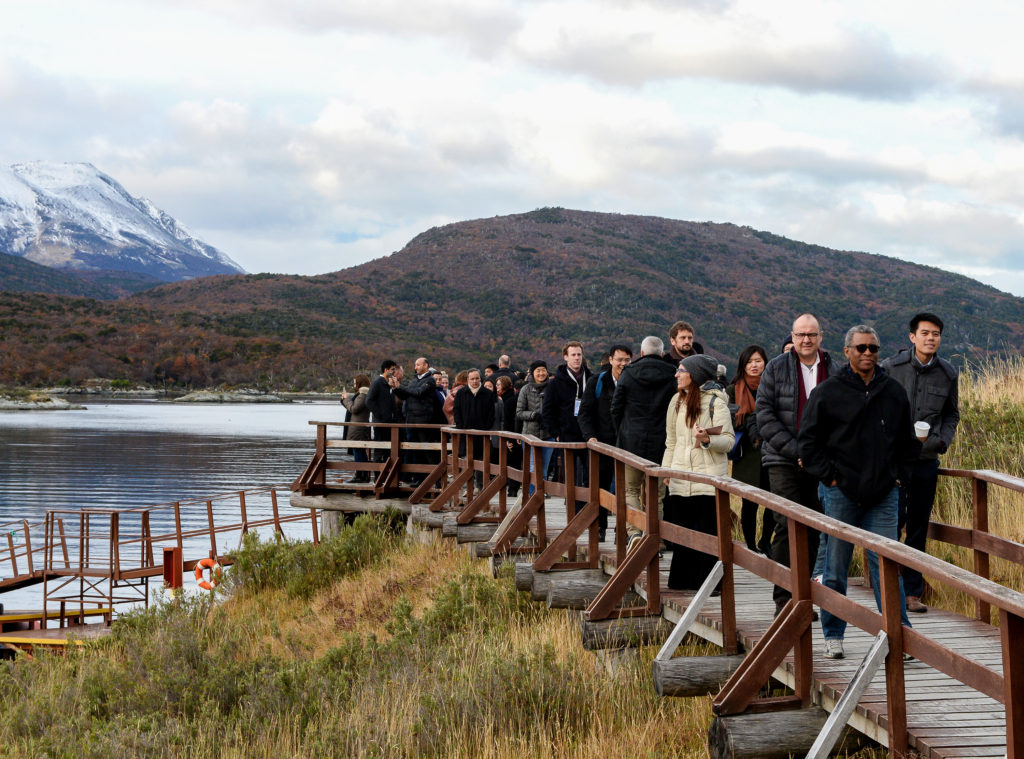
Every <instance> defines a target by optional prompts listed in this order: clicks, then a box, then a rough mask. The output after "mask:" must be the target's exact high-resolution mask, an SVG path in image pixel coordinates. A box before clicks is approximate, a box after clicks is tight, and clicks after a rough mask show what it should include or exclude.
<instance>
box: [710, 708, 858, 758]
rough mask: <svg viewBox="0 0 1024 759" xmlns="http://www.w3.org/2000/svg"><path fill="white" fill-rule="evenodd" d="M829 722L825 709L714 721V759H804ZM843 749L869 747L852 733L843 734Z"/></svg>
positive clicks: (712, 746) (853, 750) (746, 715)
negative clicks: (827, 721) (791, 758)
mask: <svg viewBox="0 0 1024 759" xmlns="http://www.w3.org/2000/svg"><path fill="white" fill-rule="evenodd" d="M827 718H828V714H827V713H826V712H825V710H824V709H822V708H820V707H817V706H814V707H811V708H809V709H794V710H791V711H786V712H765V713H758V714H738V715H735V716H732V717H715V719H714V720H713V721H712V722H711V729H710V730H708V753H709V755H710V756H711V759H787V758H788V757H790V756H804V754H806V753H807V750H808V749H809V748H810V747H811V744H812V743H813V742H814V739H815V738H816V737H817V736H818V734H819V733H820V732H821V729H822V727H823V726H824V725H825V722H826V720H827ZM843 740H844V742H843V746H842V749H843V750H844V751H848V752H850V753H853V752H856V751H857V750H859V749H860V748H862V747H866V746H867V745H870V741H869V740H868V739H867V738H866V737H865V736H862V735H860V734H859V733H857V732H856V731H854V730H852V729H849V728H848V729H847V730H846V733H845V734H844V739H843Z"/></svg>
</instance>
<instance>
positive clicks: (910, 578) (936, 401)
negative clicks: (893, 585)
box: [882, 312, 960, 613]
mask: <svg viewBox="0 0 1024 759" xmlns="http://www.w3.org/2000/svg"><path fill="white" fill-rule="evenodd" d="M942 327H943V324H942V319H940V318H939V317H938V316H936V315H935V314H931V313H927V312H925V313H920V314H917V315H916V316H914V318H913V319H911V320H910V342H911V343H913V348H912V349H906V348H905V349H903V350H901V351H900V352H899V353H897V354H896V355H895V356H893V357H892V358H888V359H886V360H885V361H883V362H882V367H883V368H884V369H885V370H886V371H887V372H888V373H889V376H890V377H892V378H893V379H894V380H896V381H897V382H899V383H900V385H902V386H903V389H904V390H905V391H906V393H907V396H908V398H909V400H910V411H911V415H912V416H913V418H914V421H915V422H924V423H925V424H927V425H928V430H927V432H925V433H924V435H923V436H921V435H919V436H918V439H920V440H921V441H922V443H923V445H922V446H921V456H920V458H918V459H917V460H916V461H914V462H913V463H911V464H909V465H908V466H907V468H906V470H905V471H904V472H903V477H902V478H901V479H900V510H899V528H898V529H899V530H900V531H902V530H903V528H904V526H906V530H907V535H906V539H905V542H906V544H907V545H908V546H910V547H912V548H916V549H917V550H919V551H923V550H924V549H925V541H926V538H927V537H928V523H929V522H930V521H931V518H932V506H933V504H934V503H935V487H936V484H937V483H938V479H939V455H940V454H943V453H945V452H946V450H947V449H948V448H949V446H950V443H952V442H953V435H954V434H956V427H957V424H959V422H960V386H959V374H958V373H957V370H956V369H954V368H953V366H952V364H950V363H949V362H948V361H946V360H945V359H942V358H939V355H938V351H939V345H940V344H941V343H942ZM903 587H904V590H905V591H906V593H907V611H913V612H917V613H922V612H926V611H928V607H927V606H925V605H924V604H923V603H921V595H922V592H923V591H924V578H923V577H921V573H920V572H918V571H917V570H916V569H910V568H909V567H904V568H903Z"/></svg>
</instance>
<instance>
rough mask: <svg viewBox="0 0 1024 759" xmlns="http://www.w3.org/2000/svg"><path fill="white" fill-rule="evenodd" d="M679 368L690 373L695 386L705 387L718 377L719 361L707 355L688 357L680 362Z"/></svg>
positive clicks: (699, 354)
mask: <svg viewBox="0 0 1024 759" xmlns="http://www.w3.org/2000/svg"><path fill="white" fill-rule="evenodd" d="M679 366H680V367H681V368H683V369H685V370H686V371H687V372H688V373H689V375H690V377H691V378H692V379H693V384H694V385H696V386H697V387H701V386H703V384H704V383H705V382H707V381H708V380H713V379H715V377H717V376H718V360H717V359H714V358H712V357H711V356H709V355H707V354H706V353H696V354H694V355H692V356H687V357H686V358H684V359H683V360H682V361H680V362H679Z"/></svg>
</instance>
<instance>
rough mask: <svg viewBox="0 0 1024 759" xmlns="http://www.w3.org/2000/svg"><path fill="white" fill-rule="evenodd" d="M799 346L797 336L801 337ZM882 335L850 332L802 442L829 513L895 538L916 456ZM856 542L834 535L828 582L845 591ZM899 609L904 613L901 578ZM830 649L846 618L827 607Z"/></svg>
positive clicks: (806, 419) (834, 652)
mask: <svg viewBox="0 0 1024 759" xmlns="http://www.w3.org/2000/svg"><path fill="white" fill-rule="evenodd" d="M797 345H799V343H797ZM878 350H879V342H878V334H877V333H876V332H875V330H874V329H872V328H871V327H868V326H866V325H863V324H860V325H858V326H856V327H851V328H850V330H849V331H848V332H847V333H846V340H845V341H844V347H843V352H844V353H845V354H846V358H847V360H848V361H849V365H848V366H845V367H843V369H842V371H840V372H839V374H837V375H836V376H834V377H830V378H829V379H827V380H825V381H824V382H822V383H821V385H820V386H819V387H818V389H817V390H815V391H814V394H813V395H811V397H810V399H809V400H808V401H807V408H806V409H805V410H804V414H803V420H802V423H801V425H800V434H799V437H798V443H797V444H798V449H799V453H800V459H801V460H802V461H803V464H804V467H805V469H806V471H807V472H808V473H809V474H810V475H811V476H813V477H815V478H816V479H817V480H818V481H819V482H821V484H822V485H823V486H824V487H823V489H822V493H823V496H822V500H823V503H824V507H825V514H827V515H828V516H830V517H832V518H834V519H838V520H840V521H843V522H846V523H847V524H852V525H853V526H855V527H860V528H861V529H863V530H867V531H868V532H873V533H875V534H876V535H881V536H883V537H886V538H891V539H893V540H896V539H897V537H898V535H897V532H896V525H897V512H898V504H899V488H898V487H897V478H898V476H899V471H900V468H901V467H903V466H905V465H906V464H908V463H910V462H912V461H914V460H915V459H917V458H918V457H919V456H920V454H921V443H920V441H919V440H918V439H917V438H916V437H914V423H913V420H912V418H911V415H910V403H909V402H908V401H907V394H906V393H905V392H904V390H903V388H902V387H901V386H900V384H899V383H898V382H896V381H895V380H894V379H892V378H891V377H890V376H889V375H888V373H886V371H885V370H884V369H882V368H881V367H878V366H877V364H878ZM866 553H867V561H868V572H869V573H870V575H871V587H872V589H873V590H874V593H875V603H876V604H877V606H878V609H879V611H881V608H882V601H881V593H880V590H879V587H880V586H879V580H878V555H877V554H875V553H874V552H872V551H867V552H866ZM852 555H853V544H852V543H848V542H846V541H845V540H840V539H838V538H836V537H834V536H831V537H829V539H828V543H827V546H826V548H825V576H824V580H823V582H824V584H825V585H826V586H828V587H829V588H832V590H835V591H837V592H839V593H842V594H843V595H846V581H847V575H848V573H849V571H850V558H851V557H852ZM900 616H901V618H902V621H903V624H905V625H906V626H907V627H910V621H909V620H908V619H907V610H906V603H905V600H904V593H903V583H902V581H901V582H900ZM821 628H822V632H823V633H824V636H825V656H826V657H827V658H829V659H842V658H843V638H844V636H845V633H846V621H845V620H843V619H840V618H839V617H837V616H835V615H834V614H832V613H831V612H829V611H826V610H825V609H822V612H821Z"/></svg>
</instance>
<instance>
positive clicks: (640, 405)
mask: <svg viewBox="0 0 1024 759" xmlns="http://www.w3.org/2000/svg"><path fill="white" fill-rule="evenodd" d="M664 350H665V344H664V343H663V342H662V340H661V338H660V337H655V336H654V335H649V336H648V337H645V338H644V339H643V342H642V343H640V358H639V359H637V360H636V361H634V362H632V363H631V364H630V365H629V366H627V367H626V368H625V369H624V370H623V371H622V376H621V377H619V381H618V383H616V386H615V397H614V398H612V407H611V414H612V421H613V422H614V424H615V430H616V440H617V445H618V446H619V448H621V449H622V450H624V451H629V452H630V453H634V454H636V455H637V456H640V457H641V458H644V459H647V460H648V461H651V462H653V463H655V464H660V463H661V458H662V456H663V455H664V453H665V424H666V421H665V415H666V413H667V411H668V404H669V401H670V400H671V399H672V396H673V395H675V392H676V368H677V365H676V364H671V363H668V362H667V361H665V360H663V359H662V352H663V351H664ZM644 480H645V478H644V474H643V472H641V471H640V470H639V469H634V468H633V467H631V466H627V467H626V481H625V482H624V483H623V488H624V489H625V491H626V504H627V505H628V506H630V507H631V508H634V509H637V510H639V511H644V510H645V503H646V501H645V500H644V499H645V494H644ZM659 489H660V487H659ZM658 502H659V503H660V502H661V498H660V497H659V498H658ZM627 530H629V532H630V535H631V536H636V535H639V534H640V531H639V530H637V529H636V528H634V527H632V525H629V526H627Z"/></svg>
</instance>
